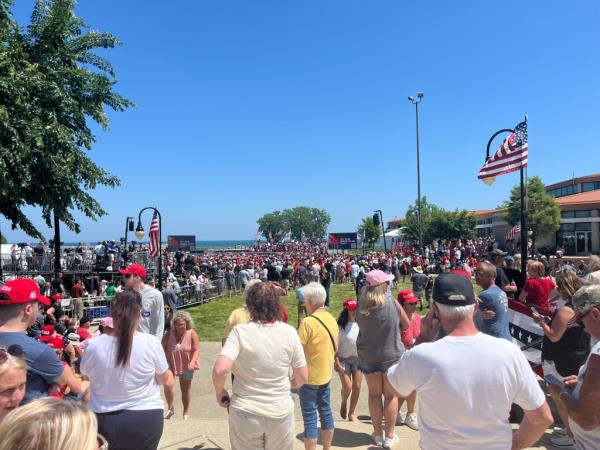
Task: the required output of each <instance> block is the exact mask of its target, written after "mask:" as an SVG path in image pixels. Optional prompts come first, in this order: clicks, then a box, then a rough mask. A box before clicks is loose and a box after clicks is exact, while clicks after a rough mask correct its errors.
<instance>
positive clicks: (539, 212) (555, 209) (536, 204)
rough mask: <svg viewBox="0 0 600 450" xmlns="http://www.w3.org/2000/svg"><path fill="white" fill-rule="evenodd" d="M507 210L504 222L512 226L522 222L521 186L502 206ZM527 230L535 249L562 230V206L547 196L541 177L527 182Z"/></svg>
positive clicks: (513, 191)
mask: <svg viewBox="0 0 600 450" xmlns="http://www.w3.org/2000/svg"><path fill="white" fill-rule="evenodd" d="M500 207H501V208H506V213H505V214H504V220H506V221H507V222H508V223H509V224H510V225H511V226H512V225H516V224H518V223H520V221H521V184H517V185H515V186H514V187H513V188H512V189H511V191H510V198H509V199H508V200H507V201H505V202H503V203H502V204H501V205H500ZM527 209H528V211H529V214H528V217H527V228H528V231H531V242H532V244H533V249H535V243H536V242H537V241H538V240H539V239H540V238H543V237H544V236H547V235H549V234H550V233H554V232H555V231H557V230H558V229H559V228H560V206H559V205H558V203H557V202H556V200H555V199H554V197H552V196H551V195H548V194H546V188H545V186H544V183H543V182H542V179H541V178H540V177H531V178H529V179H528V180H527Z"/></svg>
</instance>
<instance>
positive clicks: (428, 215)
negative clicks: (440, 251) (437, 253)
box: [404, 197, 440, 245]
mask: <svg viewBox="0 0 600 450" xmlns="http://www.w3.org/2000/svg"><path fill="white" fill-rule="evenodd" d="M439 210H440V208H439V207H438V206H437V205H434V204H432V203H429V202H428V201H427V197H421V229H422V232H423V245H427V244H428V243H430V242H431V241H433V239H434V238H435V236H434V235H433V234H432V233H431V230H430V228H431V219H432V217H433V216H434V215H435V214H437V213H438V212H439ZM405 221H406V224H405V227H406V229H405V230H404V236H406V238H407V239H409V240H411V241H413V242H418V241H419V227H418V222H417V202H416V201H415V203H414V204H413V205H409V206H408V210H407V211H406V216H405Z"/></svg>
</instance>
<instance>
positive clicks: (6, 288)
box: [0, 278, 50, 306]
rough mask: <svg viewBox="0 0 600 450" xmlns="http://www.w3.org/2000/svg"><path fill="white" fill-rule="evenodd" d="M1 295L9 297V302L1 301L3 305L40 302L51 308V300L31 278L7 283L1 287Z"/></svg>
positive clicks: (0, 303)
mask: <svg viewBox="0 0 600 450" xmlns="http://www.w3.org/2000/svg"><path fill="white" fill-rule="evenodd" d="M0 293H2V294H5V295H7V296H8V297H9V298H8V300H2V299H0V306H1V305H17V304H19V303H29V302H36V301H37V302H40V303H42V304H43V305H46V306H50V300H48V299H47V298H46V297H44V296H43V295H42V294H41V293H40V287H39V286H38V284H37V283H36V282H35V281H33V280H32V279H30V278H17V279H15V280H11V281H7V282H6V283H4V284H3V285H2V287H0Z"/></svg>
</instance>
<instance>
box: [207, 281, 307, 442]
mask: <svg viewBox="0 0 600 450" xmlns="http://www.w3.org/2000/svg"><path fill="white" fill-rule="evenodd" d="M285 294H286V291H285V290H284V289H282V288H281V287H279V285H278V284H276V283H272V282H266V283H256V284H254V285H252V286H251V287H250V288H249V289H248V291H247V294H246V306H247V307H248V311H249V313H250V317H251V318H252V320H251V321H250V322H246V323H242V324H240V325H236V326H235V327H234V328H233V330H232V331H231V333H229V336H228V337H227V340H226V341H225V345H224V346H223V349H222V350H221V354H220V355H219V357H218V358H217V361H216V362H215V366H214V368H213V384H214V387H215V394H216V398H217V403H218V404H219V405H220V406H222V407H229V439H230V441H231V448H232V450H269V449H271V450H283V449H292V448H294V440H295V432H294V430H295V428H294V400H293V399H292V393H291V388H292V387H293V388H299V387H301V386H302V385H304V384H305V383H306V382H307V381H308V369H307V367H306V359H305V358H304V350H303V349H302V344H301V343H300V338H299V337H298V333H296V330H295V329H294V328H293V327H291V326H290V325H288V324H286V323H283V322H282V321H281V300H280V297H281V296H282V295H285ZM231 371H233V374H234V375H235V379H234V380H233V395H232V396H231V398H230V397H229V394H228V393H227V391H226V390H225V381H226V380H227V375H228V374H229V373H230V372H231ZM290 373H291V374H292V380H290Z"/></svg>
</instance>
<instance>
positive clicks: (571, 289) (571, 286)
mask: <svg viewBox="0 0 600 450" xmlns="http://www.w3.org/2000/svg"><path fill="white" fill-rule="evenodd" d="M581 286H583V281H582V280H581V278H579V277H578V276H577V274H576V273H575V272H572V271H570V270H569V271H568V272H559V273H558V274H557V275H556V288H557V289H558V291H560V293H561V295H562V293H565V294H566V295H567V296H568V297H569V298H564V299H563V300H568V301H570V300H571V299H572V298H573V294H575V292H577V291H578V290H579V288H580V287H581Z"/></svg>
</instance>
